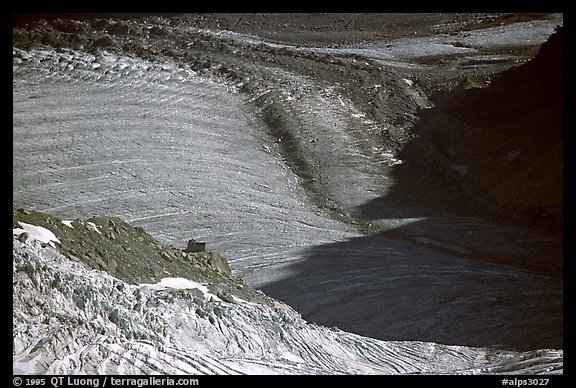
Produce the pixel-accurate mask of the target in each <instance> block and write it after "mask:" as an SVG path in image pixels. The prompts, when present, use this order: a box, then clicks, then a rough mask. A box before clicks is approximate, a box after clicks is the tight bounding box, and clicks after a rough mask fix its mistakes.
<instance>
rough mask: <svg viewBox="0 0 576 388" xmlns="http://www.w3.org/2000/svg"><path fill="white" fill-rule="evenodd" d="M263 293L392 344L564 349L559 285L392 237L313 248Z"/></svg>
mask: <svg viewBox="0 0 576 388" xmlns="http://www.w3.org/2000/svg"><path fill="white" fill-rule="evenodd" d="M286 272H287V273H289V274H290V275H289V276H287V277H285V278H282V279H280V280H278V281H276V282H274V283H270V284H268V285H266V286H264V287H262V290H263V291H264V292H265V293H266V294H268V295H270V296H273V297H275V298H278V299H281V300H283V301H284V302H286V303H288V304H289V305H291V306H292V307H294V308H295V309H296V310H297V311H298V312H300V313H301V314H302V317H303V318H304V319H306V320H308V321H310V322H315V323H318V324H322V325H325V326H336V327H338V328H339V329H342V330H345V331H350V332H353V333H357V334H360V335H363V336H368V337H373V338H378V339H382V340H387V341H404V340H416V341H431V342H437V343H443V344H452V345H463V346H473V347H485V346H503V347H507V348H514V349H522V350H529V349H541V348H562V286H561V284H559V282H558V280H557V279H555V278H552V277H548V276H544V275H538V274H534V273H529V272H524V271H521V270H518V269H515V268H513V267H505V266H498V265H496V264H492V263H488V262H485V261H478V260H473V259H467V258H463V257H457V256H454V255H452V254H449V253H446V252H442V251H441V250H435V249H433V248H431V247H427V246H422V245H418V244H414V243H412V242H410V241H406V240H402V239H397V238H390V236H386V235H385V234H383V235H370V236H363V237H357V238H352V239H349V240H346V241H342V242H337V243H331V244H323V245H318V246H314V247H312V248H309V249H307V250H306V251H305V252H303V254H302V257H301V260H299V261H297V262H294V263H292V264H291V265H290V268H289V271H286Z"/></svg>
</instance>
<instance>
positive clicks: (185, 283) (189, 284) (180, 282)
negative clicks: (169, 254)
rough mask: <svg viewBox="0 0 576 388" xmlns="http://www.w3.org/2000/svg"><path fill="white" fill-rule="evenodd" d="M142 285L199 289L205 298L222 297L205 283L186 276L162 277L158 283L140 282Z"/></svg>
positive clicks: (158, 287)
mask: <svg viewBox="0 0 576 388" xmlns="http://www.w3.org/2000/svg"><path fill="white" fill-rule="evenodd" d="M140 287H146V288H149V289H151V290H154V291H158V290H165V289H167V288H172V289H176V290H193V289H197V290H199V291H200V292H202V293H203V294H204V298H205V299H209V298H210V297H213V298H215V299H220V298H218V297H217V296H216V295H214V294H212V293H211V292H210V291H209V290H208V287H206V286H205V285H204V284H201V283H198V282H195V281H193V280H190V279H186V278H162V279H161V280H160V281H159V282H158V283H155V284H148V283H144V284H140Z"/></svg>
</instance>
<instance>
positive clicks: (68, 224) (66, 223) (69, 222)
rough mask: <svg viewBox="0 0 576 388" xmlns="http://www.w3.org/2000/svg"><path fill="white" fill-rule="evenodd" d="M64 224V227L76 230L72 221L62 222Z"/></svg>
mask: <svg viewBox="0 0 576 388" xmlns="http://www.w3.org/2000/svg"><path fill="white" fill-rule="evenodd" d="M62 223H63V224H64V225H66V226H67V227H69V228H72V229H74V226H72V221H70V220H62Z"/></svg>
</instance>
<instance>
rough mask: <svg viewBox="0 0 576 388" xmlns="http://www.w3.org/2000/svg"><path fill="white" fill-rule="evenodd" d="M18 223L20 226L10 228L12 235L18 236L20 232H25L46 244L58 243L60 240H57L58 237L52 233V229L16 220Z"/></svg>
mask: <svg viewBox="0 0 576 388" xmlns="http://www.w3.org/2000/svg"><path fill="white" fill-rule="evenodd" d="M18 225H20V226H21V228H15V229H13V230H12V234H13V235H16V236H20V235H21V234H22V233H24V232H26V233H28V236H29V237H30V238H32V239H34V240H38V241H40V242H43V243H46V244H48V243H51V242H57V243H58V244H60V240H58V237H56V235H55V234H54V233H52V231H50V230H48V229H46V228H44V227H42V226H36V225H31V224H27V223H25V222H18Z"/></svg>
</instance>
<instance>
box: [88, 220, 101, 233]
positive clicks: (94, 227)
mask: <svg viewBox="0 0 576 388" xmlns="http://www.w3.org/2000/svg"><path fill="white" fill-rule="evenodd" d="M86 224H87V225H88V226H89V228H88V229H92V230H94V231H95V232H97V233H98V234H102V232H100V230H99V229H98V227H97V226H96V224H95V223H93V222H86Z"/></svg>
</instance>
